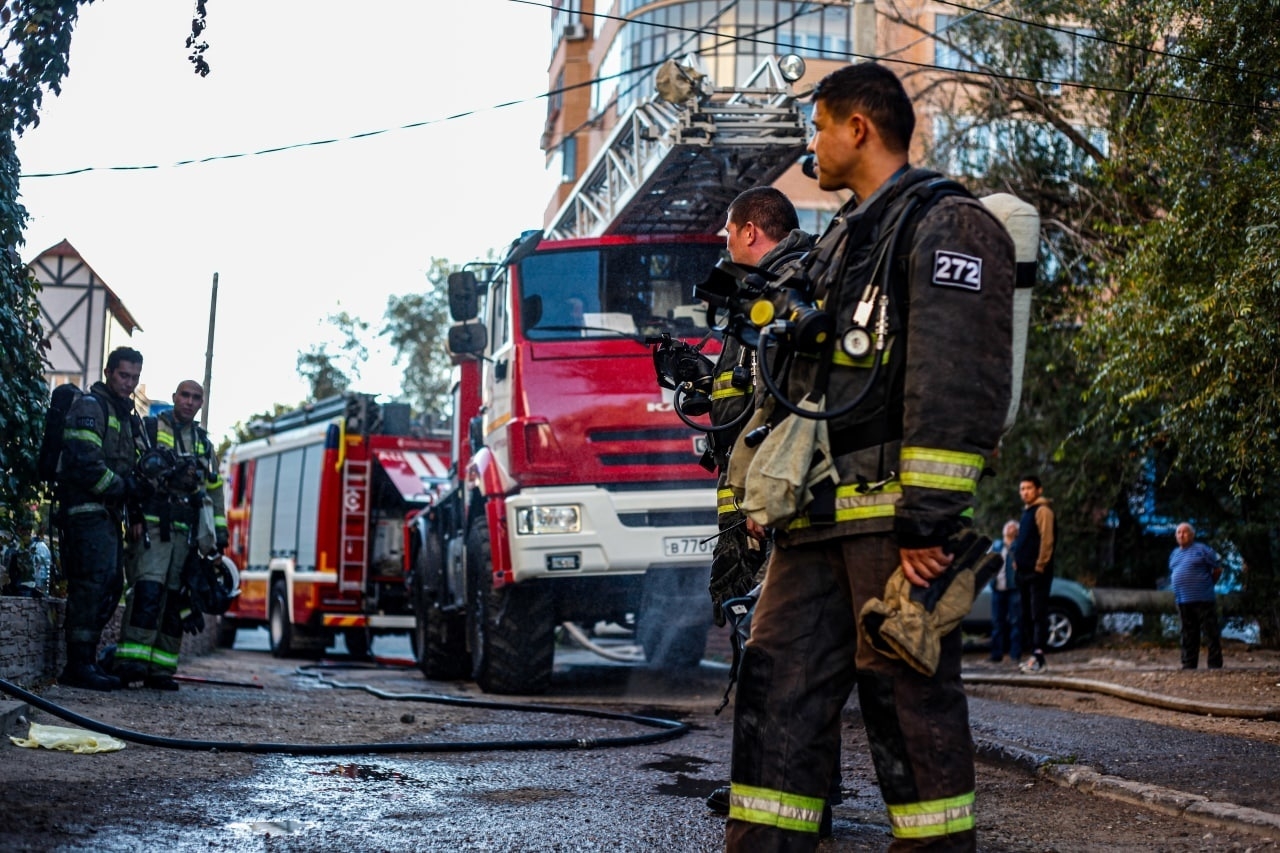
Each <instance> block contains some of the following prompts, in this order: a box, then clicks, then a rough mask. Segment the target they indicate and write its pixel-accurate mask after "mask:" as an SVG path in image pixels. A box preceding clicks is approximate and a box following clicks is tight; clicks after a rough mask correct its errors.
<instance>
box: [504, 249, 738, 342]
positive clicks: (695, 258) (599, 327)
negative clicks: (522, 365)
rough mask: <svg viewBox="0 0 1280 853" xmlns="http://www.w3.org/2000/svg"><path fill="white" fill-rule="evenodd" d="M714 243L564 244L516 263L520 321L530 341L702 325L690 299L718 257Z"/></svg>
mask: <svg viewBox="0 0 1280 853" xmlns="http://www.w3.org/2000/svg"><path fill="white" fill-rule="evenodd" d="M721 254H722V249H721V247H720V246H719V245H715V244H696V243H682V244H665V245H662V244H642V245H634V246H606V247H601V248H592V249H566V250H563V251H550V252H544V253H541V254H534V255H531V256H530V257H528V258H525V259H524V260H523V261H521V262H520V282H521V292H520V302H519V305H520V314H521V326H522V327H523V329H524V333H525V336H526V337H528V338H529V339H530V340H567V339H575V338H584V337H608V336H617V335H626V336H628V337H633V336H636V335H648V334H656V333H658V332H672V333H675V334H683V335H695V334H701V333H702V332H703V331H705V329H706V313H705V311H704V310H703V308H702V305H701V303H699V302H698V301H697V300H695V299H694V298H693V287H694V285H695V284H700V283H702V282H703V281H704V280H705V279H706V277H707V273H709V272H710V271H711V268H712V267H713V266H715V263H716V261H717V260H718V259H719V258H720V256H721Z"/></svg>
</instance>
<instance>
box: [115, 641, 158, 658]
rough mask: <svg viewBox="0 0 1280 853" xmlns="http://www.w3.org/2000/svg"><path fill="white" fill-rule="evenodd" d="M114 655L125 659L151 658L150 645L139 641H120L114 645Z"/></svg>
mask: <svg viewBox="0 0 1280 853" xmlns="http://www.w3.org/2000/svg"><path fill="white" fill-rule="evenodd" d="M116 657H117V658H125V659H127V660H140V661H149V660H151V647H150V646H144V645H142V644H141V643H120V644H119V645H117V646H116Z"/></svg>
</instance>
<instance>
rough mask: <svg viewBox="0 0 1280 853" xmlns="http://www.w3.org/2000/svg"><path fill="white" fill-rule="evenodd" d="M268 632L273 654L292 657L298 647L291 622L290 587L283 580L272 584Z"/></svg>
mask: <svg viewBox="0 0 1280 853" xmlns="http://www.w3.org/2000/svg"><path fill="white" fill-rule="evenodd" d="M267 634H268V639H269V640H270V642H271V654H272V656H274V657H278V658H287V657H292V656H293V654H294V652H295V651H296V649H295V648H294V643H293V625H291V624H290V623H289V599H288V589H287V588H286V587H285V584H284V581H283V580H278V581H276V582H275V583H273V584H272V585H271V604H270V606H269V607H268V610H267Z"/></svg>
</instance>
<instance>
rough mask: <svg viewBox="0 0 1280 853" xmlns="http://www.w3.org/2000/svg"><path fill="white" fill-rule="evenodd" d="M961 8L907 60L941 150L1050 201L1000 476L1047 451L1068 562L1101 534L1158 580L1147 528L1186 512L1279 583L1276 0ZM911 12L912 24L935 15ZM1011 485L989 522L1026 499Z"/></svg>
mask: <svg viewBox="0 0 1280 853" xmlns="http://www.w3.org/2000/svg"><path fill="white" fill-rule="evenodd" d="M946 5H948V6H951V7H952V10H951V11H953V12H954V14H955V21H954V22H953V23H952V25H951V26H949V27H947V28H946V29H945V30H944V31H943V32H940V33H939V34H938V35H937V39H938V43H939V44H940V45H941V48H942V52H941V53H940V54H939V56H943V57H947V58H948V59H949V61H948V62H947V63H945V64H947V65H950V66H952V70H950V71H947V72H945V73H941V74H938V73H932V72H924V71H919V72H909V73H907V74H905V75H904V76H916V77H917V79H918V80H927V82H921V83H920V85H919V88H921V89H922V90H923V97H925V98H927V99H929V100H930V101H931V102H932V103H933V104H934V105H935V106H937V107H940V110H939V114H940V115H941V116H942V118H940V119H939V120H938V121H937V122H936V124H935V126H934V127H933V128H932V130H933V131H934V147H933V149H932V150H931V155H932V156H933V157H934V159H935V162H937V163H938V164H939V165H941V166H942V167H944V168H948V169H950V170H952V171H955V170H959V171H961V172H968V173H969V174H970V176H971V178H972V183H973V184H974V185H975V187H976V188H977V189H979V190H1005V191H1010V192H1014V193H1015V194H1017V195H1020V196H1022V197H1023V198H1026V199H1028V200H1030V201H1031V202H1032V203H1034V204H1035V205H1036V206H1037V207H1038V208H1039V209H1040V211H1041V214H1042V217H1043V233H1042V253H1041V254H1042V265H1041V278H1042V282H1041V286H1040V287H1038V289H1037V306H1036V315H1035V324H1034V328H1033V332H1032V338H1031V348H1032V351H1031V353H1029V355H1028V374H1027V393H1026V395H1025V397H1024V401H1023V407H1022V410H1021V413H1020V421H1019V424H1018V426H1017V427H1015V428H1014V430H1013V431H1012V432H1011V434H1010V435H1009V436H1008V437H1007V438H1006V441H1005V442H1004V447H1003V449H1002V458H1001V464H1002V466H1003V467H1004V472H1003V473H1002V476H1004V477H1008V478H1012V477H1016V476H1018V474H1017V473H1014V472H1020V471H1022V470H1040V471H1041V472H1042V473H1043V474H1044V475H1045V478H1046V481H1047V485H1048V489H1047V491H1048V492H1049V493H1050V494H1053V495H1056V496H1057V497H1058V498H1059V518H1060V519H1063V520H1065V521H1066V526H1067V528H1068V530H1069V531H1070V530H1071V529H1072V528H1075V532H1077V533H1079V534H1080V535H1079V537H1078V538H1077V540H1076V541H1075V542H1074V545H1076V546H1077V547H1076V548H1075V549H1073V550H1075V551H1076V552H1077V553H1076V555H1075V557H1076V559H1077V560H1078V561H1081V562H1084V561H1087V560H1089V559H1094V560H1097V559H1098V557H1099V555H1100V554H1101V552H1102V551H1109V553H1110V554H1112V555H1114V557H1115V563H1116V564H1115V565H1114V566H1112V567H1108V566H1107V565H1106V562H1107V561H1106V560H1105V559H1102V560H1098V565H1099V567H1100V570H1102V571H1110V572H1112V577H1114V578H1119V579H1127V580H1131V581H1134V582H1138V583H1143V584H1144V585H1145V584H1146V583H1148V582H1149V581H1150V579H1151V574H1152V573H1153V572H1156V571H1162V570H1163V569H1162V566H1161V565H1160V564H1161V563H1162V560H1163V557H1164V556H1165V555H1167V553H1168V550H1169V548H1170V547H1171V543H1169V542H1168V541H1167V540H1162V541H1160V542H1159V543H1158V549H1155V553H1154V556H1153V554H1152V553H1150V552H1152V551H1153V548H1152V546H1153V545H1157V543H1153V542H1152V541H1151V540H1150V537H1149V536H1146V535H1144V533H1145V532H1147V531H1149V530H1150V529H1151V527H1152V523H1153V521H1159V520H1161V518H1160V517H1161V516H1163V520H1165V521H1167V520H1169V517H1170V516H1171V515H1172V514H1174V513H1178V514H1179V515H1180V516H1181V517H1191V518H1195V519H1197V520H1198V521H1200V522H1202V526H1205V527H1209V528H1211V529H1212V530H1214V531H1215V532H1216V533H1217V534H1218V535H1219V537H1220V538H1221V539H1230V540H1232V541H1233V542H1234V543H1235V544H1236V545H1237V546H1238V547H1240V549H1241V551H1242V552H1243V553H1244V556H1245V560H1246V563H1247V564H1248V565H1249V566H1250V567H1251V568H1252V569H1254V570H1255V571H1253V572H1251V578H1250V582H1251V583H1253V584H1259V583H1263V582H1264V581H1265V582H1267V583H1270V582H1271V580H1270V579H1271V577H1272V575H1273V568H1272V567H1273V565H1274V563H1273V561H1272V558H1271V551H1270V549H1271V542H1273V541H1275V536H1274V533H1273V531H1275V529H1276V523H1275V514H1276V510H1277V503H1278V502H1277V494H1276V489H1275V487H1274V486H1272V485H1271V484H1270V479H1271V478H1270V477H1269V476H1268V475H1269V474H1270V471H1271V470H1272V469H1273V468H1274V467H1275V466H1276V464H1277V463H1280V444H1278V443H1277V440H1276V432H1275V431H1276V425H1277V423H1280V419H1278V417H1277V415H1280V412H1277V406H1280V398H1278V396H1277V393H1276V392H1277V388H1276V382H1277V378H1276V370H1275V365H1276V363H1277V356H1280V345H1278V342H1277V332H1276V328H1275V322H1274V318H1275V316H1276V315H1277V308H1280V305H1277V300H1278V299H1280V294H1277V289H1278V288H1280V260H1278V259H1277V250H1276V248H1275V246H1276V243H1277V241H1276V237H1277V230H1278V229H1280V218H1278V216H1277V214H1278V213H1280V211H1278V210H1277V208H1278V207H1280V181H1278V180H1277V177H1276V175H1277V167H1280V134H1277V132H1276V131H1277V127H1276V122H1277V119H1278V118H1280V97H1278V95H1280V92H1278V91H1277V87H1278V86H1280V77H1277V75H1276V73H1275V69H1276V68H1277V67H1280V44H1278V43H1277V41H1276V39H1275V38H1274V36H1273V34H1272V33H1271V32H1270V29H1271V28H1272V26H1273V22H1274V21H1275V20H1277V18H1278V17H1280V3H1277V2H1276V0H1242V2H1223V0H1211V2H1199V0H1195V2H1193V0H1157V2H1154V3H1153V2H1146V0H1143V2H1138V0H1110V2H1107V3H1102V4H1095V3H1088V2H1076V0H1068V2H1059V0H1022V2H1017V3H1012V4H1008V3H1006V4H1000V6H999V7H998V12H997V11H995V10H992V9H990V7H983V8H982V9H978V8H977V7H976V5H975V6H968V5H961V4H958V3H946ZM909 11H910V10H905V9H904V10H899V12H898V14H899V16H900V18H901V19H902V21H904V22H905V23H907V24H908V25H909V26H915V27H916V28H917V29H918V30H919V31H920V32H921V33H925V34H932V33H933V30H934V21H932V20H925V19H924V18H912V17H911V14H910V13H909ZM929 17H932V16H929ZM984 490H985V491H986V492H987V494H988V495H990V494H991V492H990V490H989V489H987V487H986V486H984ZM1001 491H1002V493H1001V494H1000V495H995V496H994V497H992V498H990V499H988V500H986V502H985V504H984V506H983V511H984V513H985V514H986V520H987V521H988V522H989V523H993V524H994V523H998V521H999V520H1002V518H1003V517H1004V516H1005V515H1007V514H1008V513H1009V512H1011V511H1012V510H1014V509H1016V504H1017V502H1016V498H1015V497H1013V492H1012V489H1011V487H1010V485H1009V483H1008V482H1007V481H1006V482H1005V483H1003V484H1002V485H1001ZM1153 495H1154V496H1156V498H1155V499H1154V501H1153ZM1090 530H1091V531H1092V534H1090ZM1090 539H1091V540H1092V544H1093V545H1095V546H1097V545H1104V544H1105V545H1106V546H1107V547H1106V548H1097V547H1094V548H1091V547H1088V545H1089V544H1090V542H1089V540H1090ZM1064 544H1065V545H1071V544H1073V543H1071V542H1070V540H1069V538H1068V540H1067V541H1065V542H1064ZM1081 554H1083V556H1081ZM1264 630H1265V626H1264Z"/></svg>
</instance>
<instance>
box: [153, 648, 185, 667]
mask: <svg viewBox="0 0 1280 853" xmlns="http://www.w3.org/2000/svg"><path fill="white" fill-rule="evenodd" d="M151 662H152V663H154V664H156V665H157V666H160V667H162V668H164V669H177V668H178V656H177V655H175V654H174V653H173V652H166V651H161V650H160V649H152V650H151Z"/></svg>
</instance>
